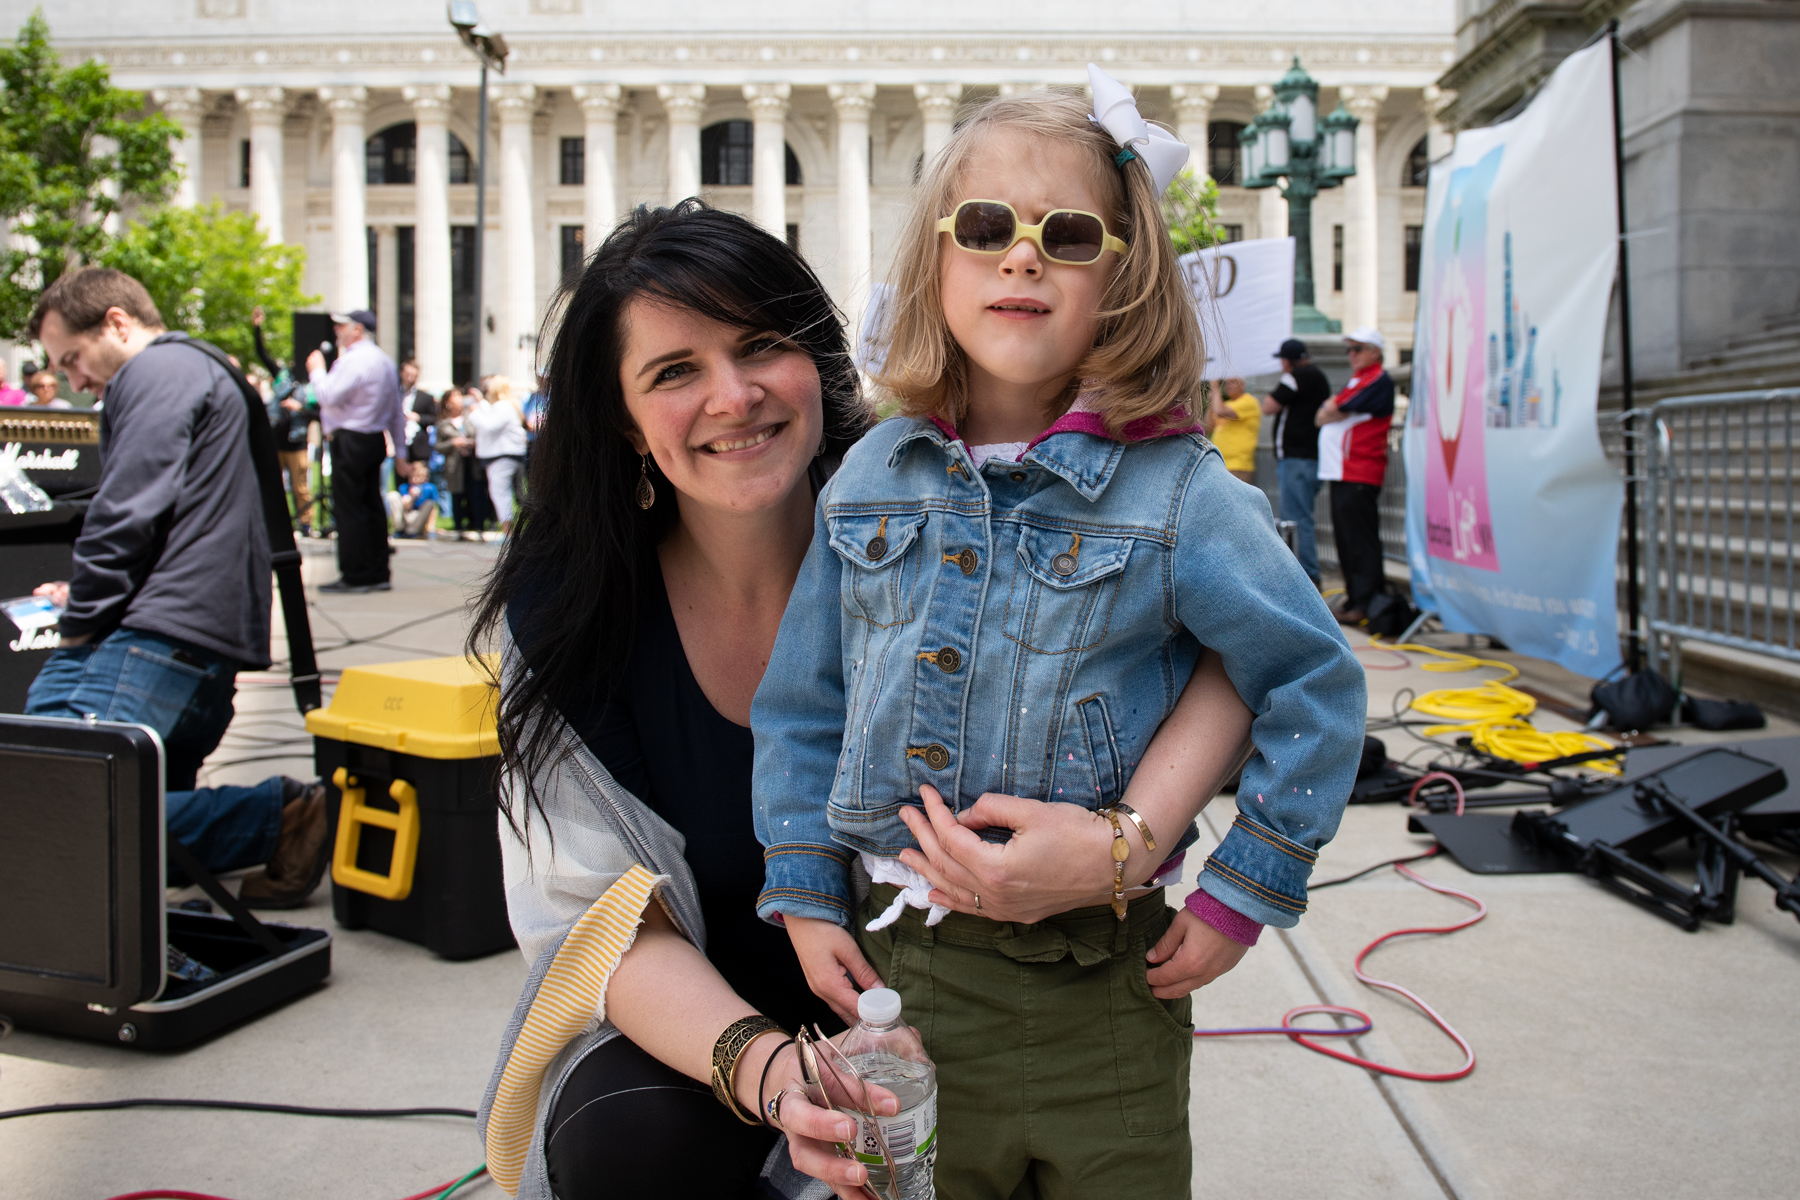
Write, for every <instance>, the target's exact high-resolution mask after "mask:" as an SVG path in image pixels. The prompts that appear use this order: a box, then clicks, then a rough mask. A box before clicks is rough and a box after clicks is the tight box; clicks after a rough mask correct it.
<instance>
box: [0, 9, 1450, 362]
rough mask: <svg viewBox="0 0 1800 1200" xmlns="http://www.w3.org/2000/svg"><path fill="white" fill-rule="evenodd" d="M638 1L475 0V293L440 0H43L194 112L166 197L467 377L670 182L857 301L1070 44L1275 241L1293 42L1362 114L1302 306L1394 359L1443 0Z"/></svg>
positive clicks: (1323, 99) (1322, 216)
mask: <svg viewBox="0 0 1800 1200" xmlns="http://www.w3.org/2000/svg"><path fill="white" fill-rule="evenodd" d="M9 7H10V8H12V9H14V10H16V11H15V22H16V20H17V19H20V18H22V16H23V15H24V14H23V9H22V5H20V4H12V5H9ZM653 7H654V6H651V7H648V8H647V7H645V6H644V5H642V4H635V3H626V2H625V0H484V3H483V8H484V12H483V15H484V17H485V18H486V20H487V21H488V23H489V24H490V25H491V26H493V27H494V28H495V29H497V30H499V31H500V32H502V33H503V34H504V35H505V36H506V38H507V40H508V42H509V43H510V46H511V50H512V53H511V58H510V60H509V61H508V64H507V70H506V73H505V75H504V76H503V77H495V78H494V79H493V80H492V81H491V88H490V102H491V126H490V131H489V135H490V143H489V153H488V163H489V165H488V172H489V174H488V180H489V188H488V208H487V222H488V225H487V234H486V237H485V246H486V250H485V255H484V271H483V272H482V276H483V286H482V290H483V293H484V294H483V295H482V296H481V298H480V302H479V304H477V302H476V297H475V296H474V294H473V290H472V289H473V279H474V271H473V266H474V261H473V248H474V237H473V233H474V222H475V185H474V177H475V176H474V169H475V168H474V160H475V158H476V151H477V148H478V132H477V87H476V83H477V76H478V71H477V64H476V62H475V60H474V58H473V56H472V55H470V54H469V52H468V51H466V50H465V49H464V48H463V47H462V45H461V44H460V43H459V42H458V40H457V39H456V37H455V35H454V34H453V32H452V31H451V30H450V28H449V27H448V25H447V24H446V23H445V19H444V10H443V6H442V5H440V4H438V3H436V2H435V0H407V2H404V3H402V2H397V0H386V2H384V3H381V4H376V5H371V4H368V3H360V4H358V3H349V2H346V0H312V2H310V3H304V4H303V3H298V2H294V0H171V3H170V4H165V5H161V6H158V7H157V9H156V10H155V11H154V12H152V11H151V10H148V9H131V8H122V7H120V6H118V5H116V4H112V3H109V2H106V0H59V2H56V3H52V4H48V5H46V14H47V16H48V17H49V20H50V22H51V26H52V31H53V34H54V36H55V38H56V41H57V44H58V46H59V47H60V48H61V49H62V50H63V51H64V52H65V53H66V54H67V55H68V56H69V57H70V58H72V59H77V60H79V59H84V58H88V57H94V58H97V59H100V60H102V61H104V62H105V63H106V64H107V65H108V67H109V68H110V69H111V71H112V74H113V78H114V79H115V80H116V81H117V82H118V83H119V84H121V85H123V86H126V87H130V88H136V89H141V90H143V91H144V92H145V93H146V94H147V95H148V96H149V97H150V100H151V103H152V104H153V105H155V106H156V107H159V108H160V109H161V110H162V111H164V112H166V113H167V114H168V115H169V116H171V117H172V118H174V119H175V120H176V121H178V122H179V123H180V124H181V125H182V126H183V127H184V128H185V129H186V130H187V132H188V135H189V136H188V138H187V140H186V141H184V142H183V143H182V145H181V155H182V157H183V160H184V161H185V163H186V167H187V177H186V181H185V182H184V184H183V186H182V191H181V194H180V197H179V199H180V201H181V202H183V203H193V202H197V201H204V200H211V199H214V198H217V199H219V200H221V201H222V202H223V203H225V204H226V205H227V206H228V207H231V208H236V209H243V210H248V211H250V212H253V213H255V214H256V216H257V217H258V219H259V220H261V221H262V223H263V224H264V226H265V227H266V228H267V229H268V230H269V232H270V233H271V234H273V235H276V236H278V237H280V238H282V239H283V240H285V241H288V242H293V243H297V244H299V245H302V246H304V247H305V248H306V250H307V252H308V260H307V261H308V266H307V286H308V288H309V290H311V291H314V292H318V293H320V294H321V295H322V296H323V297H324V303H325V305H327V306H331V307H350V306H362V305H364V304H368V305H371V306H372V307H373V308H374V309H375V310H376V311H377V313H378V314H379V316H380V334H379V337H380V340H381V342H382V343H383V344H384V345H385V346H386V347H387V348H388V349H389V350H390V351H393V352H395V353H397V354H416V355H417V356H418V358H419V360H420V363H421V366H422V368H423V371H424V376H425V379H426V381H427V382H428V383H432V384H442V383H446V382H448V381H449V380H451V379H454V378H461V377H462V376H463V375H464V374H466V372H467V369H468V363H469V360H470V357H471V351H472V349H473V348H474V345H475V341H474V340H475V339H476V338H477V337H479V338H480V339H481V343H480V345H481V365H482V368H483V370H484V371H489V370H503V371H506V372H508V373H510V374H513V375H516V376H527V375H529V374H530V372H531V370H532V365H533V361H534V354H535V349H536V341H537V334H538V332H539V326H540V323H541V321H542V318H543V315H544V313H545V310H546V307H547V305H548V304H549V302H550V300H551V297H552V296H553V294H554V292H555V290H556V288H557V286H558V284H559V282H560V281H561V280H562V278H563V277H564V276H565V274H566V273H567V272H568V271H570V270H572V269H573V268H574V267H575V266H576V265H577V264H578V263H579V262H580V261H581V256H582V250H583V247H584V246H587V245H591V244H594V242H595V240H596V239H597V238H599V237H601V236H603V235H604V234H605V232H606V231H607V229H609V228H610V227H611V226H612V224H613V223H614V222H615V221H616V220H617V219H618V217H619V216H620V215H621V214H622V213H624V212H625V211H627V210H628V209H629V208H630V207H631V206H633V205H638V204H663V203H668V202H670V201H673V200H677V199H680V198H682V197H684V196H689V195H699V196H701V197H703V198H705V199H706V200H708V201H709V202H711V203H713V204H716V205H719V206H720V207H723V208H729V209H732V210H734V211H738V212H742V213H744V214H746V215H748V216H751V217H752V218H754V219H755V220H757V221H758V222H760V223H762V224H763V225H765V226H766V227H767V228H769V229H770V230H771V231H772V232H774V233H776V234H778V235H780V236H784V237H786V238H787V239H789V241H790V242H792V243H793V244H794V245H796V246H798V248H799V249H800V251H801V252H802V253H804V254H805V255H806V256H807V258H808V259H809V260H810V261H811V262H812V263H813V264H814V266H815V267H816V268H817V269H818V270H819V272H820V274H821V276H822V277H823V278H824V279H825V280H826V282H827V284H828V285H829V286H831V287H832V288H833V290H834V293H835V295H836V296H837V298H838V300H839V302H840V303H841V304H842V305H843V307H844V309H845V310H846V312H847V313H848V314H850V315H851V317H852V319H854V318H855V316H856V315H857V314H858V313H859V311H860V309H861V307H862V305H863V303H864V301H865V298H866V297H867V295H868V289H869V286H870V284H871V282H878V281H880V280H882V279H883V278H884V277H885V274H886V271H887V267H888V263H889V260H890V258H891V255H892V251H893V244H894V239H895V235H896V231H897V227H898V223H899V220H900V215H901V213H902V212H903V210H904V207H905V205H906V203H907V199H908V195H909V191H910V188H911V186H912V183H913V180H914V178H915V176H916V173H917V171H918V169H919V166H920V164H921V162H922V160H923V157H924V156H925V155H928V154H930V153H932V152H934V151H935V150H936V149H937V148H938V147H939V146H941V145H942V144H943V142H944V141H945V139H946V138H947V137H948V136H949V134H950V132H951V130H952V128H953V127H954V125H955V122H956V120H957V115H958V113H959V112H961V111H964V110H965V109H966V108H967V106H970V105H973V104H978V103H980V102H981V101H982V100H983V99H985V98H987V97H990V96H993V95H995V94H997V93H1001V92H1011V91H1014V90H1017V89H1027V88H1033V87H1039V86H1044V85H1047V84H1055V85H1068V86H1081V85H1083V84H1084V83H1085V79H1086V74H1085V65H1086V64H1087V63H1088V62H1089V61H1093V62H1097V63H1100V64H1101V65H1103V66H1104V67H1105V68H1106V69H1107V70H1108V71H1110V72H1112V73H1113V74H1114V75H1116V76H1117V77H1119V78H1120V79H1122V80H1124V81H1126V82H1127V83H1129V84H1131V85H1133V86H1134V87H1135V88H1136V89H1137V92H1138V96H1139V100H1140V103H1141V105H1142V107H1143V110H1144V112H1145V115H1146V116H1148V117H1150V118H1152V119H1154V120H1160V121H1162V122H1165V123H1166V124H1168V125H1169V126H1170V127H1172V128H1174V129H1177V130H1178V131H1179V132H1180V133H1181V134H1182V136H1184V137H1185V138H1186V139H1187V140H1188V141H1189V142H1190V143H1192V144H1193V145H1194V146H1195V147H1196V159H1195V161H1196V163H1197V165H1199V166H1201V167H1202V168H1204V169H1205V170H1207V171H1209V172H1210V173H1211V174H1212V175H1213V176H1214V177H1215V178H1217V180H1218V181H1219V183H1220V184H1221V185H1222V196H1221V202H1220V221H1221V223H1222V224H1224V225H1225V226H1226V229H1227V232H1228V234H1229V235H1230V236H1232V237H1242V238H1253V237H1267V236H1279V235H1282V234H1284V233H1285V232H1286V230H1285V210H1284V207H1283V206H1282V205H1281V204H1280V202H1279V200H1278V199H1277V198H1276V197H1275V196H1274V195H1273V193H1271V192H1266V191H1265V192H1260V193H1259V192H1252V191H1247V190H1245V189H1243V188H1241V187H1238V186H1236V171H1237V169H1238V156H1237V150H1236V132H1237V129H1238V128H1239V127H1240V126H1241V125H1242V123H1244V122H1246V121H1248V120H1250V119H1251V117H1252V116H1253V115H1254V114H1255V113H1256V112H1257V111H1258V110H1259V108H1260V107H1262V106H1264V105H1266V104H1267V103H1268V101H1269V85H1270V84H1272V83H1273V82H1274V81H1275V80H1277V79H1278V78H1279V77H1280V76H1281V75H1282V73H1283V72H1284V71H1285V70H1286V69H1287V67H1288V64H1289V63H1290V62H1291V60H1292V58H1293V56H1294V55H1296V54H1297V55H1299V57H1300V59H1301V61H1302V63H1303V64H1304V65H1305V67H1306V68H1307V69H1308V70H1309V71H1310V72H1311V73H1312V74H1313V75H1314V76H1315V77H1317V78H1318V80H1319V82H1320V84H1321V85H1322V92H1321V95H1320V104H1321V105H1322V106H1323V109H1322V111H1324V110H1328V109H1329V108H1331V107H1334V106H1335V105H1336V104H1337V102H1338V101H1339V100H1340V99H1341V100H1342V101H1343V102H1344V103H1345V104H1346V105H1347V106H1348V107H1349V109H1350V111H1351V112H1353V113H1354V114H1356V115H1357V116H1358V117H1359V118H1361V120H1362V126H1361V129H1360V131H1359V134H1358V152H1359V156H1360V162H1361V164H1362V172H1361V173H1360V174H1359V175H1357V176H1356V178H1354V179H1353V180H1351V181H1349V183H1348V184H1347V185H1346V186H1345V187H1342V188H1339V189H1337V190H1335V191H1332V192H1329V193H1327V194H1326V195H1324V196H1323V197H1321V199H1320V201H1319V202H1318V203H1317V204H1316V206H1315V209H1314V216H1313V231H1314V245H1313V256H1314V262H1315V264H1316V271H1317V277H1318V281H1319V287H1318V305H1319V307H1320V308H1321V309H1323V310H1324V311H1325V312H1326V313H1327V314H1328V315H1330V316H1333V317H1336V318H1338V319H1340V320H1342V321H1344V322H1345V323H1346V326H1350V325H1356V324H1364V323H1378V324H1379V325H1380V326H1381V327H1382V328H1383V329H1384V331H1386V332H1387V334H1388V337H1389V344H1390V346H1391V347H1392V354H1393V357H1394V358H1395V360H1396V361H1399V360H1400V359H1402V358H1404V357H1407V356H1409V351H1408V350H1407V347H1409V346H1410V344H1411V340H1412V323H1413V311H1414V303H1415V292H1414V290H1413V289H1414V288H1415V287H1416V275H1417V271H1416V265H1415V264H1416V255H1417V231H1418V228H1419V226H1420V225H1421V224H1422V222H1423V210H1424V188H1423V186H1422V185H1423V182H1424V167H1425V163H1426V161H1427V159H1428V156H1429V155H1430V154H1431V153H1432V150H1433V146H1434V143H1433V140H1432V139H1433V137H1434V136H1437V135H1434V133H1433V130H1434V128H1435V126H1434V125H1433V120H1434V117H1435V111H1436V108H1437V107H1438V106H1439V105H1440V104H1441V100H1442V97H1441V96H1440V95H1439V93H1438V92H1437V90H1436V88H1435V87H1434V86H1433V85H1434V83H1435V81H1436V79H1437V78H1438V76H1439V75H1441V74H1442V73H1443V71H1444V69H1445V68H1446V66H1448V65H1449V63H1450V62H1451V60H1452V58H1453V54H1452V28H1451V26H1452V14H1451V0H1393V2H1391V3H1384V4H1381V5H1377V6H1368V7H1366V8H1352V7H1350V6H1344V5H1341V4H1334V3H1329V2H1328V0H1293V2H1291V3H1287V4H1284V5H1281V6H1278V7H1268V6H1254V5H1243V6H1220V5H1215V4H1209V3H1199V2H1197V0H1196V2H1191V3H1161V2H1155V3H1153V2H1150V0H1119V2H1115V3H1112V4H1108V5H1101V6H1095V5H1092V4H1087V3H1072V2H1069V0H1042V2H1041V3H1038V4H1034V5H1030V6H1027V7H1024V8H1016V7H1015V8H1010V9H1002V10H995V11H994V12H993V13H992V14H990V16H989V17H988V18H987V19H985V20H984V21H983V22H982V24H981V25H980V26H977V27H976V28H977V29H978V30H979V31H977V32H970V31H969V30H970V28H971V25H970V21H969V18H968V11H967V9H966V6H964V5H961V4H956V3H951V2H949V0H911V2H908V3H901V2H898V0H864V2H862V3H854V4H853V3H848V2H847V0H834V2H828V0H785V2H781V3H774V2H770V0H751V2H745V0H739V2H737V3H720V2H717V0H691V2H690V3H688V4H686V5H683V6H682V7H681V9H680V10H679V13H678V14H676V13H671V14H664V13H661V12H656V11H652V9H653ZM171 10H173V11H172V12H171ZM996 24H997V25H999V26H1000V28H993V27H992V26H993V25H996ZM1102 26H1104V28H1102ZM1209 143H1210V145H1209ZM1435 145H1436V149H1437V151H1438V152H1440V153H1441V152H1442V150H1443V149H1444V148H1446V146H1447V143H1444V142H1442V141H1439V142H1437V143H1435Z"/></svg>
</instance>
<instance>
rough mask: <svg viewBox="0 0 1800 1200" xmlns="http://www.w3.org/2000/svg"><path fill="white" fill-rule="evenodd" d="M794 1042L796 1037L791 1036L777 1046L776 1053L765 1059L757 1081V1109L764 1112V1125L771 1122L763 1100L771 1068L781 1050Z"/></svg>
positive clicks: (767, 1087)
mask: <svg viewBox="0 0 1800 1200" xmlns="http://www.w3.org/2000/svg"><path fill="white" fill-rule="evenodd" d="M793 1044H794V1039H793V1038H789V1039H788V1040H787V1041H785V1042H783V1043H781V1045H779V1046H777V1047H775V1053H773V1054H771V1055H769V1057H768V1058H766V1059H764V1060H763V1070H762V1078H761V1079H759V1080H757V1081H756V1111H757V1112H759V1113H761V1114H762V1119H763V1124H764V1125H768V1124H769V1108H768V1105H767V1103H766V1102H764V1100H763V1093H764V1092H766V1091H768V1090H769V1068H770V1067H772V1066H774V1065H775V1060H776V1059H777V1058H779V1057H780V1056H781V1052H782V1051H783V1050H786V1049H787V1048H788V1047H789V1046H791V1045H793ZM771 1128H773V1126H771Z"/></svg>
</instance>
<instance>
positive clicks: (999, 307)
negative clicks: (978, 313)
mask: <svg viewBox="0 0 1800 1200" xmlns="http://www.w3.org/2000/svg"><path fill="white" fill-rule="evenodd" d="M988 307H989V308H991V309H993V310H994V311H995V312H1028V313H1044V314H1048V313H1049V312H1050V310H1049V309H1047V308H1039V307H1038V306H1037V305H1035V304H990V305H988Z"/></svg>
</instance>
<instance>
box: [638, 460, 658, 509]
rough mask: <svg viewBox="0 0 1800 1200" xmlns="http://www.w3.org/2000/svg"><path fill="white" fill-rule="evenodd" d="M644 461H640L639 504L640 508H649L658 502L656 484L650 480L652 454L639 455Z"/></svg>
mask: <svg viewBox="0 0 1800 1200" xmlns="http://www.w3.org/2000/svg"><path fill="white" fill-rule="evenodd" d="M638 457H639V458H641V459H642V460H643V461H642V462H640V463H638V485H637V504H638V507H639V508H649V507H650V506H651V505H653V504H655V503H656V486H655V485H654V484H652V483H651V482H650V456H649V455H648V454H642V455H639V456H638Z"/></svg>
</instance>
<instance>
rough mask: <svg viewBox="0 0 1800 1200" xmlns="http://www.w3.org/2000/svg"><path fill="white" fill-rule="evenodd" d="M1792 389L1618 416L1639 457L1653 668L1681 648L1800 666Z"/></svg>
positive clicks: (1704, 398) (1675, 660)
mask: <svg viewBox="0 0 1800 1200" xmlns="http://www.w3.org/2000/svg"><path fill="white" fill-rule="evenodd" d="M1797 416H1800V388H1782V389H1777V390H1773V391H1761V392H1721V393H1715V394H1710V395H1700V396H1681V397H1675V398H1671V399H1667V400H1660V401H1658V402H1657V403H1655V404H1653V405H1651V406H1650V407H1648V408H1644V409H1637V410H1634V411H1632V412H1630V413H1624V414H1619V415H1618V417H1617V418H1616V420H1617V421H1618V423H1619V425H1620V427H1621V428H1622V429H1623V431H1624V434H1625V437H1626V439H1627V444H1628V445H1630V447H1631V449H1632V450H1633V451H1634V453H1635V454H1636V455H1638V471H1639V474H1638V483H1639V488H1638V512H1639V529H1640V531H1641V540H1640V545H1641V556H1642V563H1643V566H1642V580H1643V593H1642V599H1641V612H1642V614H1643V623H1644V627H1645V630H1646V637H1647V639H1648V647H1647V648H1648V649H1649V651H1650V655H1651V661H1652V663H1653V664H1654V665H1656V667H1657V668H1658V669H1659V670H1661V671H1663V672H1664V674H1665V675H1666V676H1668V677H1669V678H1679V677H1680V654H1681V643H1682V642H1683V641H1698V642H1709V643H1712V644H1714V645H1719V646H1729V647H1731V648H1733V649H1736V650H1744V651H1748V652H1750V653H1753V654H1767V655H1772V656H1774V657H1776V658H1781V659H1786V660H1787V661H1789V662H1800V636H1797V635H1800V619H1797V617H1796V614H1795V609H1794V595H1795V593H1794V582H1795V580H1794V571H1795V564H1794V499H1795V496H1794V490H1795V480H1794V432H1795V429H1794V427H1795V420H1796V417H1797Z"/></svg>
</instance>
